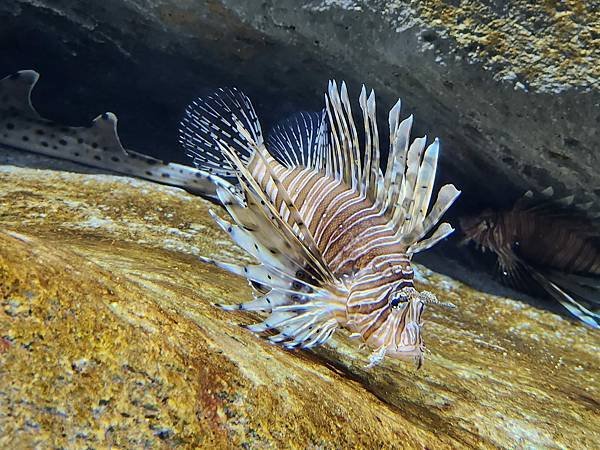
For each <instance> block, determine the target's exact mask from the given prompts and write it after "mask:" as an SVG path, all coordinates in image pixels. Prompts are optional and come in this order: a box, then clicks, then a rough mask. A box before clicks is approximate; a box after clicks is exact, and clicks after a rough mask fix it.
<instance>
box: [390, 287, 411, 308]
mask: <svg viewBox="0 0 600 450" xmlns="http://www.w3.org/2000/svg"><path fill="white" fill-rule="evenodd" d="M407 302H408V294H407V293H406V292H403V291H400V292H394V293H393V294H392V300H391V301H390V306H391V307H392V308H397V307H398V305H399V304H400V303H407Z"/></svg>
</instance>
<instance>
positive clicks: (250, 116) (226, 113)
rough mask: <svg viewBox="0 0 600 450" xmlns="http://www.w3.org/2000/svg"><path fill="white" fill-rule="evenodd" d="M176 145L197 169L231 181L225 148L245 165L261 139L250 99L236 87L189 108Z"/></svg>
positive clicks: (261, 143)
mask: <svg viewBox="0 0 600 450" xmlns="http://www.w3.org/2000/svg"><path fill="white" fill-rule="evenodd" d="M179 142H180V143H181V145H182V146H183V147H184V149H185V151H186V154H187V155H188V156H189V157H190V158H192V161H193V163H194V165H195V166H196V167H197V168H198V169H200V170H204V171H206V172H209V173H212V174H215V175H217V176H221V177H229V178H233V177H235V176H236V175H237V170H236V169H235V168H234V166H233V164H232V163H231V160H230V158H229V157H228V156H227V155H225V154H224V149H227V150H229V151H231V152H233V153H235V155H236V156H237V157H238V158H239V159H240V160H241V161H242V162H243V163H245V164H247V163H248V162H249V161H250V159H251V158H252V156H253V154H254V152H255V149H256V148H257V147H261V146H263V136H262V131H261V127H260V123H259V122H258V118H257V117H256V113H255V112H254V107H253V106H252V103H251V102H250V99H249V98H248V97H247V96H246V95H245V94H244V93H243V92H241V91H239V90H238V89H236V88H230V89H229V88H220V89H218V90H217V91H215V92H214V93H212V94H210V95H208V96H206V97H201V98H198V99H197V100H195V101H193V102H192V103H191V104H190V105H188V107H187V108H186V110H185V114H184V117H183V119H182V120H181V124H180V128H179Z"/></svg>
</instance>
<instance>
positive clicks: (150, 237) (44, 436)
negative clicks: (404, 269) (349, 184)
mask: <svg viewBox="0 0 600 450" xmlns="http://www.w3.org/2000/svg"><path fill="white" fill-rule="evenodd" d="M209 206H210V205H209V203H207V202H205V201H203V200H201V199H198V198H195V197H192V196H190V195H188V194H186V193H183V192H181V191H179V190H177V189H174V188H167V187H161V186H157V185H152V184H150V183H146V182H141V181H134V180H130V179H126V178H121V177H114V176H108V175H82V174H69V173H64V172H53V171H49V170H34V169H23V168H16V167H13V166H0V380H2V382H1V383H0V447H2V448H14V449H19V448H34V447H36V446H39V447H40V448H47V447H52V448H55V447H62V448H83V447H86V448H87V447H89V448H104V447H107V446H113V447H114V448H193V447H194V446H201V447H203V448H227V447H233V448H240V447H243V448H282V447H288V448H467V447H468V448H472V447H479V448H496V447H502V448H577V449H584V448H589V449H592V448H597V443H598V442H600V431H599V430H600V417H599V415H598V410H599V407H600V403H599V401H600V372H599V367H600V356H599V355H598V351H597V349H598V347H599V345H600V337H599V335H598V333H594V332H593V331H591V330H589V329H587V328H585V327H583V326H582V325H579V324H575V323H573V322H570V321H568V320H566V319H563V318H560V317H558V316H555V315H553V314H550V313H548V312H545V311H540V310H535V309H533V308H531V307H528V306H524V305H522V304H520V303H517V302H514V301H513V300H511V299H508V298H502V297H495V296H491V295H486V294H482V293H479V292H477V291H474V290H472V289H470V288H469V287H467V286H465V285H462V284H460V283H456V282H454V281H452V280H450V279H448V278H446V277H443V276H440V275H437V274H435V273H433V272H430V271H429V270H427V269H425V268H424V267H419V279H420V280H421V285H427V288H428V289H430V290H432V291H433V292H435V293H436V294H437V295H438V296H439V297H440V298H444V299H447V300H450V301H452V302H454V303H455V304H456V305H457V306H458V308H457V309H456V310H451V311H448V310H444V309H435V308H429V309H428V310H427V311H426V313H425V319H426V321H427V323H426V325H425V328H426V331H425V338H426V344H427V346H428V348H429V350H430V353H429V354H428V355H427V360H426V363H425V366H424V367H423V368H422V369H421V370H419V371H415V370H414V368H413V367H411V366H410V365H407V364H406V363H402V362H398V361H395V360H389V359H388V360H386V361H385V362H384V364H383V365H381V366H379V367H376V368H374V369H370V370H367V369H365V368H364V366H365V365H366V363H367V358H368V353H367V352H366V351H364V350H363V351H361V350H359V349H358V348H357V346H356V344H355V343H354V342H351V341H350V340H349V339H348V337H347V334H344V333H336V337H335V338H334V339H333V341H332V342H331V344H330V345H327V346H326V347H324V348H321V349H319V350H316V351H314V352H288V351H285V350H282V349H280V348H278V347H275V346H273V345H269V344H267V343H266V342H264V341H262V340H260V339H259V338H257V337H256V336H254V335H253V334H251V333H250V332H248V331H246V330H245V329H244V328H242V327H240V326H239V324H247V323H250V322H252V321H253V320H254V319H256V318H255V317H252V316H251V315H248V314H242V313H227V312H223V311H221V310H219V309H217V308H215V307H213V306H212V305H211V302H214V301H222V302H233V301H237V300H239V299H242V298H246V297H248V296H249V295H250V292H249V289H248V288H247V287H246V286H245V283H242V282H241V281H240V279H237V278H235V277H232V276H230V275H229V274H226V273H223V272H220V271H217V270H216V269H214V268H212V267H209V266H206V265H203V264H200V263H199V262H198V261H197V260H196V259H195V257H194V255H195V254H210V255H214V256H218V257H220V258H224V259H232V260H235V259H239V258H241V257H242V255H241V254H240V253H239V252H238V251H237V250H236V249H235V248H233V247H232V245H231V244H230V242H229V241H228V240H227V238H226V236H224V235H223V234H222V233H220V232H219V231H218V230H217V229H216V228H215V227H214V226H213V225H212V223H211V220H210V219H209V217H208V215H207V208H208V207H209Z"/></svg>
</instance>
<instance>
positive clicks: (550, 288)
mask: <svg viewBox="0 0 600 450" xmlns="http://www.w3.org/2000/svg"><path fill="white" fill-rule="evenodd" d="M529 270H530V273H531V276H532V277H533V278H534V279H535V280H536V281H537V282H538V283H539V284H540V286H542V287H543V288H544V290H546V292H548V294H550V295H551V296H552V298H554V299H555V300H556V301H558V302H559V303H560V304H561V305H562V306H563V307H564V308H565V309H566V310H567V311H569V312H570V313H571V314H572V315H573V316H574V317H576V318H577V319H578V320H580V321H581V322H583V323H584V324H586V325H588V326H589V327H591V328H595V329H600V279H598V277H584V276H580V275H576V274H565V273H561V272H558V271H551V272H540V271H537V270H535V269H533V268H529Z"/></svg>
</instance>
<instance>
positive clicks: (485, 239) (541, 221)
mask: <svg viewBox="0 0 600 450" xmlns="http://www.w3.org/2000/svg"><path fill="white" fill-rule="evenodd" d="M544 194H545V197H549V196H551V195H552V189H551V188H549V189H547V190H546V191H544ZM572 201H573V197H572V196H570V197H566V198H564V199H561V200H556V201H554V202H552V201H549V200H548V198H546V199H545V200H544V201H539V200H537V199H534V198H533V194H532V193H531V192H528V193H527V194H525V196H524V197H523V198H522V199H520V200H519V201H518V202H517V203H516V204H515V206H514V207H513V208H512V209H510V210H508V211H491V210H487V211H484V212H482V213H481V214H479V215H477V216H473V217H467V218H463V219H461V223H460V225H461V228H462V231H463V233H464V235H465V241H473V242H474V243H475V244H476V245H478V246H479V247H480V248H481V249H482V250H484V251H485V250H491V251H492V252H494V253H495V254H496V255H497V257H498V266H499V267H500V269H501V271H502V272H503V274H504V275H505V276H506V277H507V279H508V280H510V281H511V282H513V284H517V285H518V286H523V287H528V286H527V285H529V284H530V281H534V282H535V283H537V284H538V285H539V286H540V287H542V288H543V289H544V290H545V291H546V292H547V293H548V294H549V295H550V296H551V297H552V298H554V299H556V300H557V301H558V302H559V303H561V304H562V305H563V306H564V307H565V308H566V309H567V310H568V311H569V312H570V313H571V314H573V315H574V316H575V317H577V318H578V319H579V320H581V321H582V322H584V323H585V324H587V325H589V326H591V327H593V328H600V314H599V313H598V309H599V308H600V236H599V234H598V231H597V230H594V227H593V226H592V223H591V222H590V221H589V220H586V219H585V218H583V217H581V215H580V214H579V215H574V214H573V213H572V212H571V213H566V212H565V211H564V207H565V206H569V205H570V204H571V203H572Z"/></svg>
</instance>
